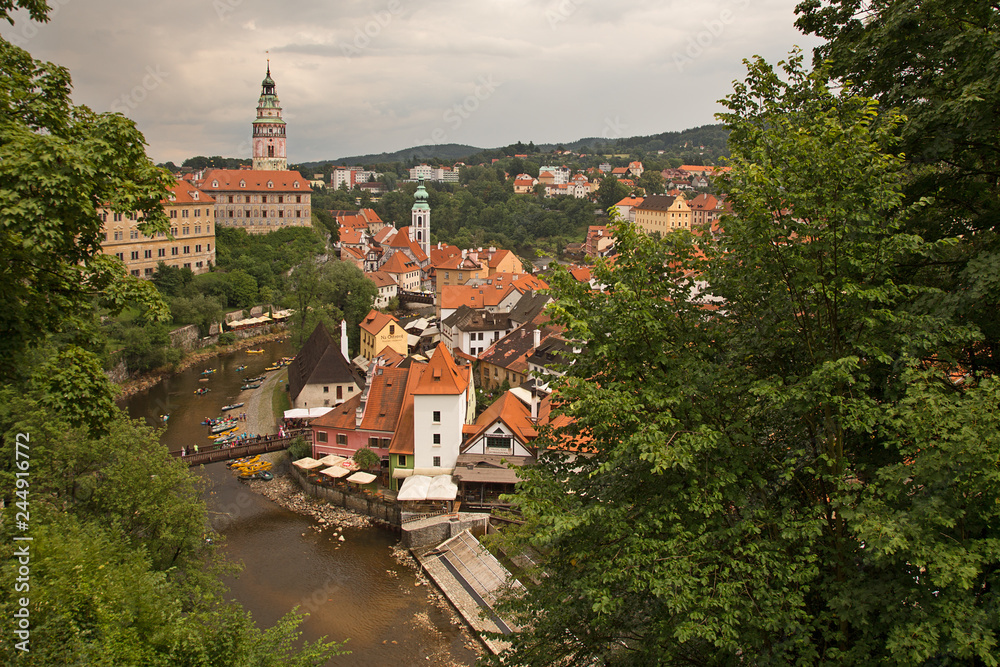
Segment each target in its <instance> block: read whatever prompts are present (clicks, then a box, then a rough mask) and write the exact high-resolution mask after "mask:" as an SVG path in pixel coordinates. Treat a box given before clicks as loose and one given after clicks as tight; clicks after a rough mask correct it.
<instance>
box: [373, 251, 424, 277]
mask: <svg viewBox="0 0 1000 667" xmlns="http://www.w3.org/2000/svg"><path fill="white" fill-rule="evenodd" d="M419 269H420V267H419V266H417V263H416V262H414V261H413V260H412V259H410V258H409V257H407V256H406V255H404V254H403V253H401V252H394V253H393V254H392V256H391V257H390V258H389V259H388V260H387V261H386V263H385V264H383V265H382V270H383V271H385V272H386V273H409V272H411V271H418V270H419Z"/></svg>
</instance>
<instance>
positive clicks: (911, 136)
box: [796, 0, 1000, 374]
mask: <svg viewBox="0 0 1000 667" xmlns="http://www.w3.org/2000/svg"><path fill="white" fill-rule="evenodd" d="M796 12H797V13H798V14H799V19H798V21H797V23H796V25H797V26H798V27H799V28H800V29H801V30H802V31H804V32H806V33H813V34H815V35H818V36H820V37H823V38H824V39H826V40H827V41H826V42H825V43H824V44H822V45H821V46H820V47H818V48H817V49H816V54H815V55H816V59H817V60H827V61H829V63H830V67H831V69H832V72H833V74H834V75H835V76H838V77H840V78H841V79H843V80H845V81H847V82H848V85H849V89H850V90H856V91H858V92H860V93H861V94H864V95H868V96H870V97H873V98H875V99H877V100H879V102H881V103H882V104H883V105H884V106H886V107H893V108H897V109H899V110H900V111H901V112H902V113H903V114H904V115H905V116H906V118H907V122H906V123H905V124H904V125H903V126H902V127H901V130H900V133H899V135H900V148H901V150H902V151H903V152H904V153H905V154H906V157H907V161H908V163H909V165H910V174H911V178H910V179H908V182H907V184H906V188H905V191H904V192H905V196H906V198H905V204H911V203H913V202H917V201H920V200H922V199H924V198H933V205H930V206H926V207H924V208H923V209H922V210H921V211H920V214H919V215H914V216H912V217H911V218H910V219H909V220H908V222H907V228H908V229H912V230H913V231H914V232H915V233H918V234H920V235H922V236H924V237H925V238H928V239H939V238H947V237H960V238H961V243H959V244H956V245H955V246H954V247H953V248H952V250H951V252H949V253H946V254H944V255H943V256H940V257H935V258H933V261H924V262H916V261H915V262H913V263H912V264H911V265H910V266H908V267H906V268H907V276H906V277H907V279H910V278H911V277H912V279H914V280H919V281H920V282H922V283H923V284H927V285H932V286H937V287H941V288H943V289H944V290H945V291H946V296H944V297H942V298H940V299H937V300H934V301H930V302H928V303H927V304H924V307H926V308H929V309H933V310H935V311H936V312H940V313H946V314H947V315H948V316H949V317H950V318H952V319H953V320H954V321H960V322H966V323H973V324H975V325H976V326H977V327H978V328H979V330H980V331H981V332H982V334H983V339H982V340H980V341H977V342H976V343H975V344H968V345H965V346H964V348H963V349H962V351H961V352H962V354H963V355H964V356H966V358H967V360H968V363H969V365H970V366H971V367H972V368H973V369H976V370H980V369H982V370H986V371H988V372H990V373H994V374H995V373H997V372H1000V318H997V317H996V316H995V313H996V311H997V309H998V308H1000V282H998V281H997V279H996V276H997V271H996V267H997V265H998V262H1000V238H998V235H997V219H998V218H1000V196H998V195H1000V188H998V185H997V178H996V174H997V173H1000V115H998V114H997V113H996V109H997V107H998V105H1000V71H998V68H997V67H995V65H994V63H995V61H996V58H997V54H998V53H1000V14H998V12H997V9H996V7H995V6H993V5H992V4H991V3H986V2H971V3H961V2H956V1H955V0H936V1H934V2H920V3H917V2H910V1H900V0H892V1H889V2H882V3H876V4H874V5H873V4H871V3H866V2H861V1H860V0H822V1H821V0H808V1H805V2H801V3H800V4H799V6H798V7H797V8H796Z"/></svg>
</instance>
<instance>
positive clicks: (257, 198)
mask: <svg viewBox="0 0 1000 667" xmlns="http://www.w3.org/2000/svg"><path fill="white" fill-rule="evenodd" d="M226 197H228V198H229V202H228V203H230V204H261V203H263V204H284V203H286V202H285V195H221V196H220V197H219V198H218V199H217V200H216V201H217V202H218V203H220V204H225V203H226ZM261 197H263V198H264V200H263V201H261ZM292 197H294V198H295V199H294V200H293V199H292ZM287 203H289V204H301V203H302V195H288V202H287ZM306 203H308V200H306ZM206 215H208V214H207V213H206Z"/></svg>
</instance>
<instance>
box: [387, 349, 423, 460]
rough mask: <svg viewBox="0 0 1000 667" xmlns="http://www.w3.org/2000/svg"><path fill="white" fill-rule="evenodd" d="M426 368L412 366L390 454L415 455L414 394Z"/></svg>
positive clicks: (420, 365)
mask: <svg viewBox="0 0 1000 667" xmlns="http://www.w3.org/2000/svg"><path fill="white" fill-rule="evenodd" d="M426 368H427V364H424V363H419V362H415V363H412V364H410V368H409V374H408V375H407V376H406V392H405V394H404V397H403V406H402V408H401V409H400V411H399V421H398V422H396V432H395V433H394V434H393V436H392V442H390V443H389V453H390V454H413V392H414V390H415V389H416V387H417V384H418V383H419V382H420V377H421V375H422V374H423V372H424V371H425V370H426Z"/></svg>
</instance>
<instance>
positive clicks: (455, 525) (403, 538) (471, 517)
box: [399, 512, 490, 549]
mask: <svg viewBox="0 0 1000 667" xmlns="http://www.w3.org/2000/svg"><path fill="white" fill-rule="evenodd" d="M489 523H490V515H489V514H476V513H472V512H459V513H458V514H457V515H454V514H452V515H449V514H442V515H441V516H438V517H434V518H433V519H423V520H421V521H414V522H411V523H405V524H403V532H402V534H401V535H400V538H399V546H401V547H403V548H404V549H419V548H420V547H430V546H437V545H439V544H441V543H442V542H444V541H445V540H447V539H449V538H452V537H455V536H456V535H458V534H459V533H461V532H462V531H463V530H470V531H473V532H480V533H485V532H486V530H487V527H488V526H489Z"/></svg>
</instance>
